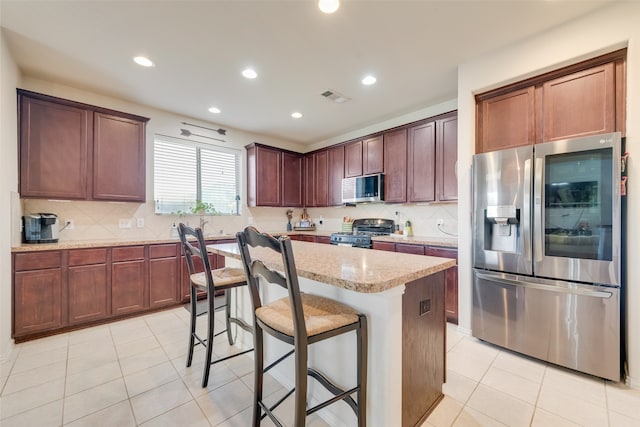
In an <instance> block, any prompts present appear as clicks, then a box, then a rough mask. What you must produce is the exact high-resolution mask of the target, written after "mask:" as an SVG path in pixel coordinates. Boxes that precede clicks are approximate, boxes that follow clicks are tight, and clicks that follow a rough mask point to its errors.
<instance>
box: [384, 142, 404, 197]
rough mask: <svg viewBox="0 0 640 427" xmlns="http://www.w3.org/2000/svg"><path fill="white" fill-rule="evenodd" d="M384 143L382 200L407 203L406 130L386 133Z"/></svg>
mask: <svg viewBox="0 0 640 427" xmlns="http://www.w3.org/2000/svg"><path fill="white" fill-rule="evenodd" d="M383 138H384V139H383V141H384V175H385V176H384V200H385V202H406V201H407V130H406V129H401V130H397V131H393V132H387V133H385V134H384V136H383Z"/></svg>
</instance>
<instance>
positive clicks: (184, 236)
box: [178, 223, 214, 292]
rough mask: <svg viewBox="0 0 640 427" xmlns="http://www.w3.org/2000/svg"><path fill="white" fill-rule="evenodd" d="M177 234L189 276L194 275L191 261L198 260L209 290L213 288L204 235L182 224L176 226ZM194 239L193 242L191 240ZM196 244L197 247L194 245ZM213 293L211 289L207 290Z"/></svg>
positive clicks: (194, 270) (199, 230)
mask: <svg viewBox="0 0 640 427" xmlns="http://www.w3.org/2000/svg"><path fill="white" fill-rule="evenodd" d="M178 234H179V235H180V241H181V242H182V251H183V252H184V256H185V258H186V259H187V268H188V270H189V276H191V275H192V274H196V273H197V271H196V269H195V266H194V263H193V260H194V258H196V259H197V258H200V260H201V261H202V265H203V267H204V273H205V275H206V277H207V284H208V287H209V288H213V286H214V285H213V276H212V275H211V263H210V262H209V256H208V255H207V248H206V244H205V242H204V235H203V234H202V229H200V228H195V229H193V228H191V227H189V226H187V225H185V224H183V223H180V224H179V225H178ZM193 238H195V242H194V240H193ZM196 242H197V246H196V245H194V243H196ZM209 290H210V291H212V292H213V289H209Z"/></svg>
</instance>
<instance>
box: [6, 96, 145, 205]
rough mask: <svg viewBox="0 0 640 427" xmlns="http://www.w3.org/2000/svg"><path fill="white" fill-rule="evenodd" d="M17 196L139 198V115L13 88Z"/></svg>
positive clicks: (142, 133) (141, 138)
mask: <svg viewBox="0 0 640 427" xmlns="http://www.w3.org/2000/svg"><path fill="white" fill-rule="evenodd" d="M17 92H18V100H19V104H20V108H19V110H18V111H19V121H20V127H19V129H20V135H19V144H20V150H19V153H20V163H19V164H20V196H21V197H34V198H49V199H73V200H112V201H128V202H131V201H135V202H144V201H145V177H146V172H145V128H146V122H147V121H148V120H149V119H147V118H145V117H140V116H134V115H132V114H127V113H122V112H118V111H113V110H108V109H104V108H101V107H96V106H91V105H87V104H81V103H78V102H74V101H69V100H65V99H61V98H56V97H52V96H48V95H42V94H39V93H35V92H29V91H25V90H21V89H18V91H17Z"/></svg>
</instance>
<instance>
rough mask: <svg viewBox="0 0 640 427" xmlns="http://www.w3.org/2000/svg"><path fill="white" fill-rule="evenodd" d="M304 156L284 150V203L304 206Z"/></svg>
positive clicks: (284, 204)
mask: <svg viewBox="0 0 640 427" xmlns="http://www.w3.org/2000/svg"><path fill="white" fill-rule="evenodd" d="M303 172H304V156H303V155H302V154H298V153H291V152H287V151H283V152H282V205H283V206H288V207H302V206H303V203H304V200H303V195H302V189H303V188H304V185H303V184H304V173H303Z"/></svg>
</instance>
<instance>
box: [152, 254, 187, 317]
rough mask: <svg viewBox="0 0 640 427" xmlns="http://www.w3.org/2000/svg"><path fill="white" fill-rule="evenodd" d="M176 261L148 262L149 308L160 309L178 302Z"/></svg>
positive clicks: (158, 260) (175, 259) (159, 260)
mask: <svg viewBox="0 0 640 427" xmlns="http://www.w3.org/2000/svg"><path fill="white" fill-rule="evenodd" d="M179 268H180V265H179V264H178V259H177V258H176V257H175V256H174V257H173V258H157V259H151V260H149V306H150V307H151V308H153V307H162V306H164V305H172V304H175V303H177V302H178V292H179V286H178V285H179V283H180V281H179V276H178V271H179Z"/></svg>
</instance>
